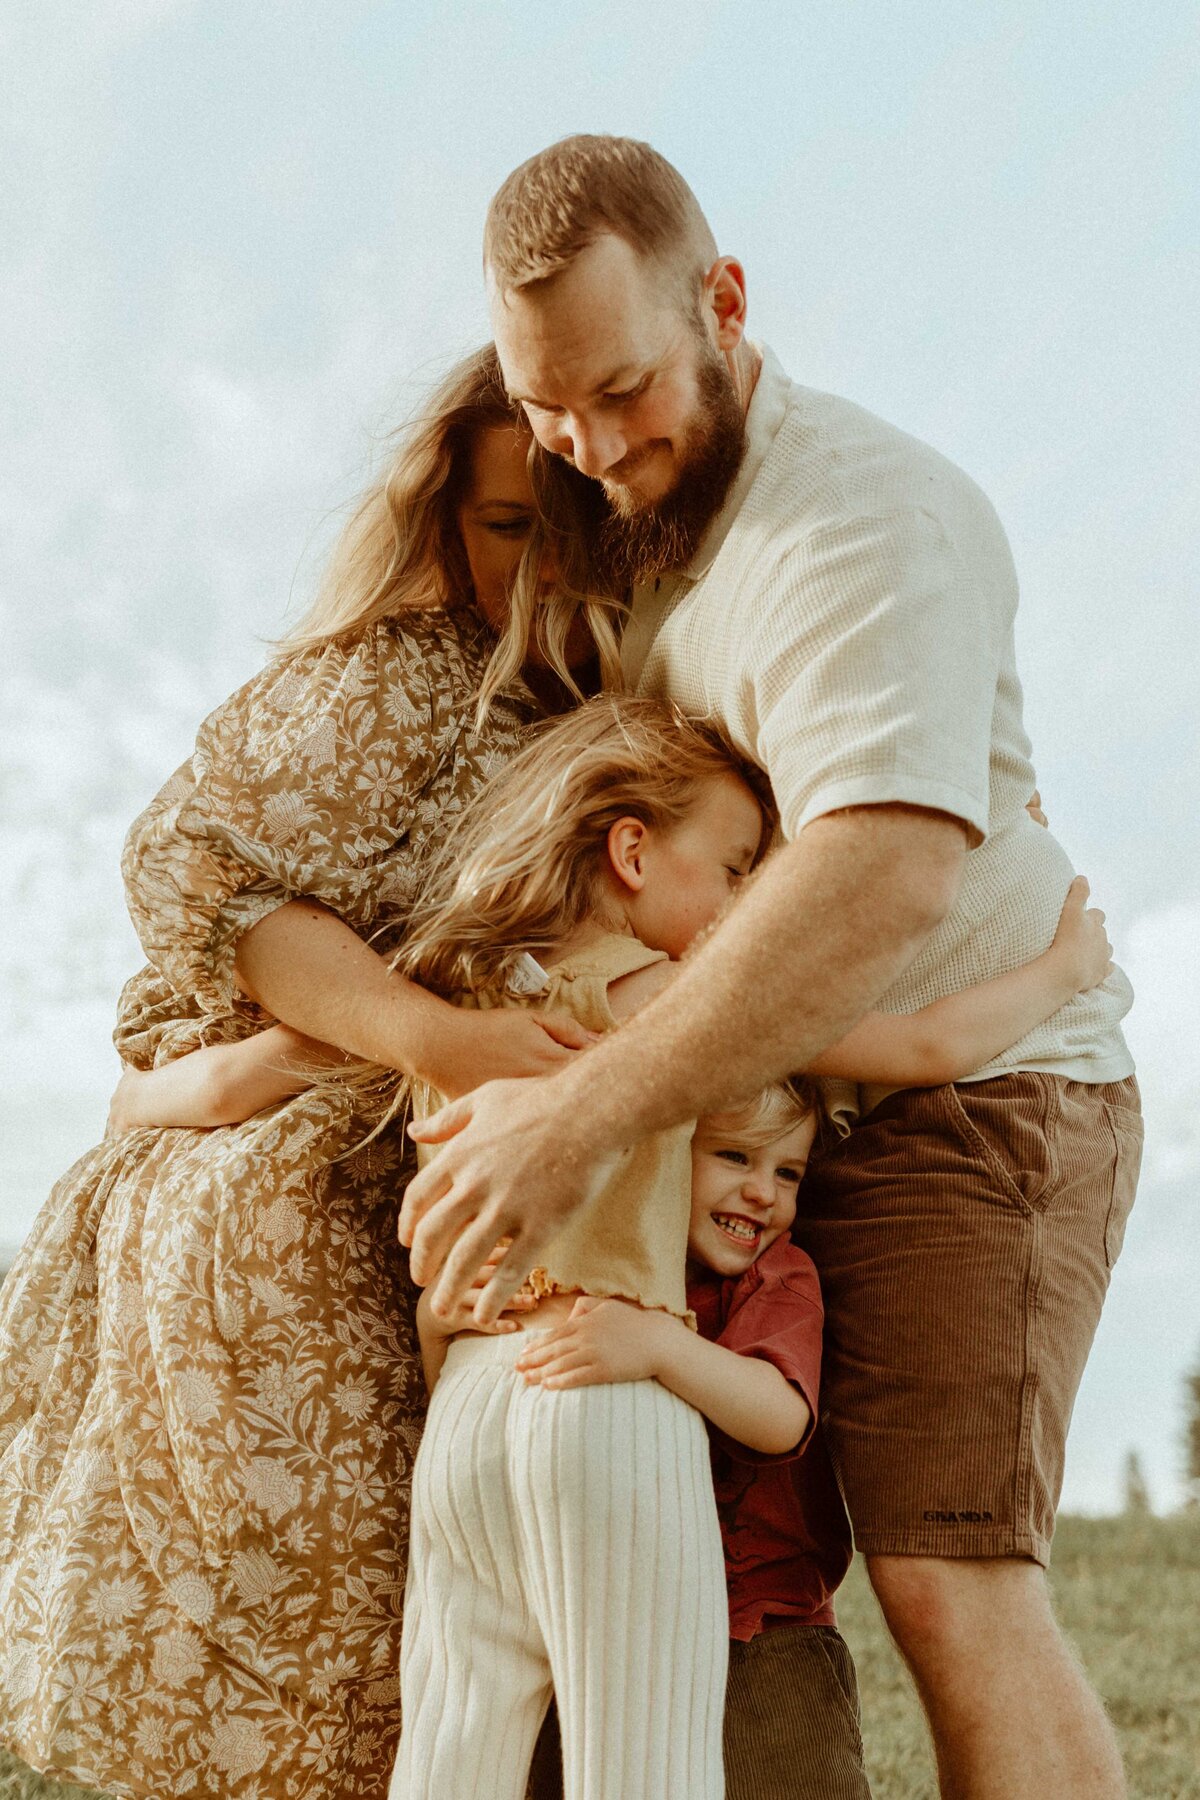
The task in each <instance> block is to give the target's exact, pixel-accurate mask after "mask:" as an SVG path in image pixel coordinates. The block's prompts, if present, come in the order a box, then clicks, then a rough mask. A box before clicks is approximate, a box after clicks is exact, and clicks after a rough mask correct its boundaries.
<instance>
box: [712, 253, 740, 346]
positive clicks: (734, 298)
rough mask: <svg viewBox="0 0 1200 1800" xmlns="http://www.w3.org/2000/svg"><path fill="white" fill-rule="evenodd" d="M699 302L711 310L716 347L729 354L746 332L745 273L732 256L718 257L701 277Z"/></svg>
mask: <svg viewBox="0 0 1200 1800" xmlns="http://www.w3.org/2000/svg"><path fill="white" fill-rule="evenodd" d="M702 305H703V306H704V308H705V309H706V310H707V311H708V312H710V313H711V315H712V320H713V325H714V326H715V329H716V347H717V349H718V350H720V351H721V352H722V353H723V354H725V355H728V353H729V352H730V351H731V350H736V349H737V347H738V345H739V344H740V343H741V341H742V338H743V337H744V336H745V332H746V272H745V270H744V269H743V268H742V265H741V263H740V262H738V261H737V259H736V258H735V257H732V256H719V257H718V258H717V260H716V262H715V263H714V264H713V266H712V268H711V269H710V270H709V271H708V274H707V275H706V276H705V277H704V294H703V300H702Z"/></svg>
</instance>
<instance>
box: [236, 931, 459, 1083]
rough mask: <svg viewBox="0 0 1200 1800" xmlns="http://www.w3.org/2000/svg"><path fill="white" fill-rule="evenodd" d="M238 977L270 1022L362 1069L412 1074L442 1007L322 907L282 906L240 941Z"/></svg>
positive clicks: (419, 1065)
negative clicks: (354, 1059)
mask: <svg viewBox="0 0 1200 1800" xmlns="http://www.w3.org/2000/svg"><path fill="white" fill-rule="evenodd" d="M236 967H237V973H238V978H239V980H240V982H241V984H242V986H243V988H244V989H245V990H246V992H247V993H248V994H249V995H250V997H251V999H253V1000H257V1001H258V1003H259V1005H260V1006H264V1007H265V1008H266V1009H267V1011H268V1012H269V1013H270V1014H271V1015H272V1017H273V1018H276V1019H279V1020H280V1021H281V1022H282V1023H283V1024H285V1025H291V1026H292V1027H293V1028H294V1029H295V1030H296V1031H300V1032H303V1033H304V1035H305V1036H306V1037H310V1038H317V1039H319V1040H320V1041H321V1042H322V1043H326V1044H335V1045H336V1046H337V1048H338V1049H339V1050H345V1051H347V1052H349V1054H350V1055H351V1056H360V1057H364V1058H365V1059H366V1060H367V1061H369V1062H377V1063H383V1064H386V1065H387V1066H388V1067H391V1068H396V1069H403V1070H404V1071H405V1073H407V1074H413V1073H415V1072H416V1071H418V1070H419V1069H420V1068H421V1066H422V1063H423V1045H424V1044H425V1041H426V1038H427V1037H428V1036H429V1034H430V1032H431V1030H432V1029H433V1026H434V1022H435V1018H436V1015H437V1013H438V1011H439V1009H440V1008H441V1007H442V1005H443V1003H442V1002H441V1001H439V1000H438V999H437V998H436V997H435V996H434V995H432V994H427V993H426V992H425V991H424V989H423V988H419V987H417V986H415V984H414V983H412V982H410V981H406V980H404V978H403V977H402V976H399V975H394V974H393V973H392V972H391V970H390V969H389V968H388V965H387V963H386V962H385V961H384V960H383V958H382V957H381V956H379V955H377V954H376V952H375V951H374V950H372V949H371V947H370V945H369V944H364V943H363V941H362V939H361V938H360V937H359V936H358V934H357V933H356V932H354V931H352V930H351V928H350V926H349V925H347V924H345V923H344V922H343V921H342V920H341V919H339V918H338V917H337V915H336V914H335V913H331V912H329V911H328V910H327V909H326V908H325V907H323V906H318V905H317V904H316V903H315V902H313V901H309V900H289V901H288V902H287V903H286V905H284V906H281V907H278V908H277V909H276V910H275V911H274V912H272V913H268V914H267V916H266V918H265V919H261V920H260V921H259V922H258V924H257V925H253V926H251V928H250V930H249V931H247V932H246V933H245V935H244V936H243V937H242V938H241V940H240V941H239V943H238V947H237V957H236Z"/></svg>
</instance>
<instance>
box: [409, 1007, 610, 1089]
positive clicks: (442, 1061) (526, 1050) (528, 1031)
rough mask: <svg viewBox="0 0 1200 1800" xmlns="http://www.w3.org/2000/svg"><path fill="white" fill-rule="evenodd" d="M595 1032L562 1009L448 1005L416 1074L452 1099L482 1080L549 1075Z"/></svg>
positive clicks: (589, 1041) (590, 1041)
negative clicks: (538, 1010)
mask: <svg viewBox="0 0 1200 1800" xmlns="http://www.w3.org/2000/svg"><path fill="white" fill-rule="evenodd" d="M598 1035H599V1034H598V1033H597V1032H594V1031H588V1030H586V1029H585V1028H584V1027H583V1026H582V1025H580V1024H579V1023H578V1022H577V1021H576V1020H574V1019H572V1018H571V1017H570V1015H569V1014H568V1013H565V1012H544V1013H533V1012H519V1011H516V1010H510V1009H508V1008H498V1009H497V1010H496V1011H494V1012H473V1011H470V1010H468V1009H467V1008H465V1007H459V1006H446V1007H444V1008H442V1009H441V1011H440V1012H439V1015H438V1024H437V1029H436V1033H434V1034H432V1035H431V1036H430V1037H429V1039H428V1041H427V1043H426V1046H425V1051H424V1055H423V1056H422V1059H421V1068H420V1070H419V1073H420V1075H421V1076H422V1078H423V1079H424V1080H425V1081H428V1082H429V1083H430V1085H431V1086H432V1087H435V1088H437V1090H438V1092H439V1093H442V1094H445V1096H446V1098H447V1099H448V1100H454V1099H457V1097H458V1096H459V1095H460V1094H469V1093H470V1092H471V1091H472V1089H474V1088H477V1087H482V1086H483V1084H484V1082H485V1081H501V1080H505V1079H511V1078H513V1077H514V1076H528V1075H552V1074H553V1073H554V1071H555V1070H556V1069H561V1068H562V1066H563V1064H564V1063H567V1062H570V1060H571V1058H572V1057H573V1056H574V1054H575V1052H576V1051H578V1050H586V1049H587V1047H588V1045H589V1044H594V1043H595V1042H596V1040H597V1037H598Z"/></svg>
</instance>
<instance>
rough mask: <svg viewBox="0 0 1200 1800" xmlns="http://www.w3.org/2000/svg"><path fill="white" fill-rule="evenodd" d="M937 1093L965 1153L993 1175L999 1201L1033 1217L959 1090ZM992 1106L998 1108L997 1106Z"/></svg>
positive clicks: (1026, 1200) (1001, 1159)
mask: <svg viewBox="0 0 1200 1800" xmlns="http://www.w3.org/2000/svg"><path fill="white" fill-rule="evenodd" d="M936 1091H937V1093H938V1095H939V1097H944V1099H945V1104H946V1108H947V1112H948V1114H949V1116H950V1119H951V1121H952V1122H953V1124H954V1127H955V1129H956V1130H957V1132H958V1137H959V1141H960V1142H961V1144H962V1145H963V1147H964V1149H966V1150H967V1151H968V1153H969V1154H970V1156H971V1157H972V1159H973V1160H974V1161H976V1162H979V1163H982V1164H983V1166H984V1167H985V1168H986V1169H987V1171H988V1172H989V1174H990V1175H991V1177H992V1185H993V1189H994V1192H995V1194H996V1198H997V1199H999V1200H1001V1201H1002V1202H1005V1203H1006V1204H1008V1205H1010V1206H1014V1207H1016V1209H1017V1211H1018V1212H1022V1213H1024V1214H1025V1215H1026V1216H1027V1217H1031V1216H1032V1215H1033V1212H1034V1210H1035V1208H1034V1207H1033V1206H1032V1205H1031V1204H1030V1201H1029V1199H1028V1197H1027V1195H1026V1194H1025V1193H1024V1191H1023V1189H1022V1188H1021V1185H1020V1183H1019V1182H1018V1181H1017V1179H1016V1176H1015V1174H1014V1173H1013V1170H1012V1169H1011V1168H1010V1167H1009V1164H1008V1162H1007V1161H1006V1159H1005V1157H1004V1155H1003V1154H1002V1153H1001V1151H1000V1150H999V1149H998V1148H997V1147H996V1145H995V1144H994V1143H992V1142H990V1141H989V1139H988V1137H987V1136H986V1135H985V1133H984V1130H983V1128H982V1125H981V1124H980V1123H977V1122H976V1120H975V1119H973V1118H972V1116H971V1114H970V1112H969V1111H968V1109H967V1106H966V1103H965V1101H964V1100H963V1097H962V1095H961V1093H960V1092H959V1090H958V1088H957V1087H954V1086H950V1087H944V1088H938V1089H937V1090H936ZM992 1104H993V1106H994V1104H995V1102H994V1101H993V1102H992ZM985 1197H986V1196H985Z"/></svg>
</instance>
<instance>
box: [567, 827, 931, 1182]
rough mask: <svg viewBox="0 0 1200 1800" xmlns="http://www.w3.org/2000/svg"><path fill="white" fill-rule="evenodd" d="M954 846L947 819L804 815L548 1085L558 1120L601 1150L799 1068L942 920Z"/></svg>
mask: <svg viewBox="0 0 1200 1800" xmlns="http://www.w3.org/2000/svg"><path fill="white" fill-rule="evenodd" d="M965 845H966V840H965V835H964V833H963V831H962V828H961V827H960V826H959V825H958V824H957V823H956V822H955V821H954V820H952V819H949V818H946V817H944V816H943V815H941V814H934V813H921V812H916V811H913V810H910V809H906V808H899V807H870V808H861V809H858V810H855V811H852V812H844V813H835V814H832V815H830V816H829V817H828V818H823V819H818V820H817V821H815V822H814V824H812V825H810V826H809V827H808V828H807V830H805V831H804V832H803V834H802V835H801V837H800V838H799V839H798V840H797V841H796V842H795V843H794V844H790V845H788V846H786V847H785V848H784V849H782V850H780V851H779V852H777V853H776V855H775V856H773V857H772V858H771V859H770V861H769V862H768V863H767V864H766V866H765V867H764V868H763V870H762V872H761V873H760V874H759V875H758V876H757V877H756V878H755V880H754V881H753V882H752V883H751V885H750V886H749V888H748V889H747V891H746V892H745V893H744V894H743V895H742V896H741V898H740V899H739V900H738V901H737V904H736V905H735V906H734V907H733V908H732V910H731V911H730V913H729V914H728V915H727V916H726V918H725V919H724V920H722V922H721V924H720V926H719V927H718V929H717V930H716V931H715V932H713V934H712V936H711V937H710V938H709V939H708V940H707V941H706V942H705V943H704V944H703V945H702V946H701V947H700V948H699V949H698V950H697V952H696V953H695V954H694V955H693V956H690V957H688V958H687V959H686V960H685V962H684V964H683V966H682V968H681V969H680V972H679V975H678V976H677V978H676V979H675V981H674V982H672V984H671V986H670V987H669V988H668V989H667V990H666V991H665V992H664V993H663V994H662V995H660V996H659V997H658V998H657V999H655V1000H654V1001H652V1002H651V1003H650V1004H649V1005H647V1006H646V1007H645V1008H644V1009H643V1010H642V1011H641V1012H639V1013H638V1014H637V1015H636V1016H635V1017H634V1018H633V1019H632V1020H631V1021H630V1022H629V1024H627V1025H624V1026H622V1027H621V1030H620V1031H619V1032H618V1033H617V1034H615V1035H614V1036H613V1037H611V1038H610V1039H609V1040H608V1041H606V1042H604V1043H602V1044H600V1045H598V1046H597V1047H596V1049H594V1050H593V1051H591V1052H590V1053H589V1055H588V1057H587V1059H586V1061H585V1062H583V1063H581V1064H580V1065H579V1067H578V1068H573V1069H568V1070H566V1071H565V1072H564V1073H563V1074H562V1075H559V1076H556V1077H555V1081H556V1082H557V1083H558V1084H559V1087H560V1093H561V1095H562V1099H563V1102H564V1105H565V1108H566V1111H565V1113H564V1116H566V1117H569V1118H573V1119H577V1121H578V1123H579V1124H582V1126H583V1131H584V1133H585V1134H586V1136H587V1137H588V1139H589V1140H590V1141H591V1142H593V1143H594V1144H595V1146H596V1147H597V1148H601V1147H610V1148H611V1147H612V1146H613V1145H622V1144H628V1143H632V1142H634V1141H636V1140H637V1139H638V1138H641V1137H643V1136H645V1135H647V1134H648V1133H650V1132H652V1131H658V1130H663V1129H666V1128H667V1127H669V1126H671V1125H674V1124H677V1123H679V1122H680V1121H681V1120H683V1119H687V1118H691V1117H693V1116H695V1115H696V1114H698V1113H702V1112H708V1111H713V1110H716V1109H719V1108H720V1107H722V1106H727V1105H730V1104H732V1103H734V1102H736V1101H738V1100H740V1099H744V1098H749V1097H750V1096H752V1095H753V1094H755V1093H757V1092H758V1091H759V1090H760V1089H761V1088H762V1087H764V1086H766V1084H767V1083H768V1082H770V1081H774V1080H778V1079H780V1078H781V1077H783V1076H785V1075H788V1074H792V1073H794V1072H796V1071H797V1070H799V1069H802V1068H804V1067H806V1066H807V1064H808V1063H809V1062H810V1061H812V1059H813V1058H814V1057H815V1056H817V1055H819V1053H820V1052H821V1051H822V1050H823V1049H824V1048H825V1047H826V1046H827V1045H828V1044H831V1043H832V1042H834V1040H835V1039H837V1038H839V1037H841V1036H842V1035H843V1034H844V1033H845V1032H846V1031H848V1030H849V1028H850V1026H851V1025H853V1024H854V1022H855V1021H856V1020H857V1019H859V1018H860V1017H861V1016H862V1014H863V1013H864V1012H866V1011H867V1009H868V1008H869V1007H870V1006H872V1005H873V1004H874V1002H875V1001H876V1000H877V999H878V998H879V996H880V995H881V994H882V993H884V992H885V991H886V990H887V988H889V987H890V986H891V985H892V983H893V982H894V981H895V980H896V979H897V977H898V976H899V975H900V974H901V973H902V971H903V970H904V969H905V968H906V967H907V965H908V964H909V963H910V962H911V961H912V959H913V957H914V956H915V955H916V953H917V951H918V950H919V948H920V946H921V944H922V943H923V942H924V940H925V939H926V937H928V935H929V933H930V932H931V931H932V930H933V928H934V927H935V926H936V925H937V924H938V922H939V921H940V920H941V919H942V918H943V917H944V916H945V914H946V913H947V912H948V911H949V909H950V907H951V906H952V904H953V902H954V898H955V895H956V893H957V888H958V882H959V879H960V877H961V869H962V861H963V856H964V854H965ZM567 1089H569V1090H570V1092H569V1093H568V1092H566V1090H567ZM575 1109H578V1112H576V1111H575Z"/></svg>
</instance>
